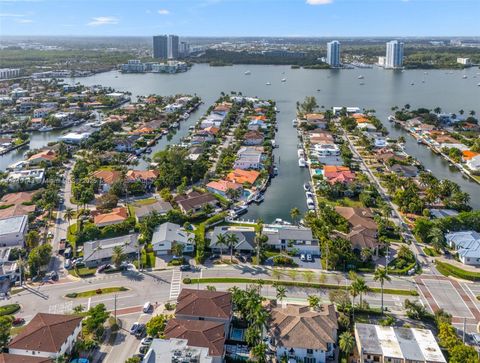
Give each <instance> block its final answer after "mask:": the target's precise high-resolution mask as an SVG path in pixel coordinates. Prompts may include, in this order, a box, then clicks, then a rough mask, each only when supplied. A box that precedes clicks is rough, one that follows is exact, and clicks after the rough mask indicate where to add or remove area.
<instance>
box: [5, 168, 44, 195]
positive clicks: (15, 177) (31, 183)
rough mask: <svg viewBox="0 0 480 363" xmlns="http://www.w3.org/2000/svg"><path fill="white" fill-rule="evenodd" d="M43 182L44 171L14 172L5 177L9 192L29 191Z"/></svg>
mask: <svg viewBox="0 0 480 363" xmlns="http://www.w3.org/2000/svg"><path fill="white" fill-rule="evenodd" d="M44 182H45V169H29V170H15V171H12V172H10V173H9V174H8V176H7V183H8V188H9V189H10V190H18V189H23V188H27V189H31V188H35V187H38V186H41V185H43V183H44Z"/></svg>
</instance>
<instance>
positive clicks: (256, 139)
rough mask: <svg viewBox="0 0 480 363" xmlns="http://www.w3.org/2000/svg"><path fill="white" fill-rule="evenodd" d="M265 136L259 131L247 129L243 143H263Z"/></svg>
mask: <svg viewBox="0 0 480 363" xmlns="http://www.w3.org/2000/svg"><path fill="white" fill-rule="evenodd" d="M264 139H265V137H264V136H263V134H262V133H261V132H259V131H247V132H246V133H245V135H244V136H243V144H244V145H247V146H255V145H261V144H263V140H264Z"/></svg>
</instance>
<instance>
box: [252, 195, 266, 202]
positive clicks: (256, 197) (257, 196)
mask: <svg viewBox="0 0 480 363" xmlns="http://www.w3.org/2000/svg"><path fill="white" fill-rule="evenodd" d="M264 200H265V196H264V195H263V194H262V193H258V194H257V195H256V196H255V198H253V201H254V202H255V203H257V204H260V203H262V202H263V201H264Z"/></svg>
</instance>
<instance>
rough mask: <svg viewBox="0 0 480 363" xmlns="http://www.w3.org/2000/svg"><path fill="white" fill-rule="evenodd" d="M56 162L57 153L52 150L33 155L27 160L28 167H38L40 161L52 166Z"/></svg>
mask: <svg viewBox="0 0 480 363" xmlns="http://www.w3.org/2000/svg"><path fill="white" fill-rule="evenodd" d="M55 160H57V153H56V152H55V151H53V150H44V151H41V152H39V153H37V154H35V155H32V156H30V157H29V158H28V164H29V165H38V164H40V163H41V162H42V161H44V162H46V163H47V164H48V165H50V164H52V162H54V161H55Z"/></svg>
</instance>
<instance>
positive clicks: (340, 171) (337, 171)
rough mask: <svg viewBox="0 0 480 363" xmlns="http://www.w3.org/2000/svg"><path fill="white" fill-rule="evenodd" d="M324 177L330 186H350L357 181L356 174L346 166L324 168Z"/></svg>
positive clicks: (327, 166)
mask: <svg viewBox="0 0 480 363" xmlns="http://www.w3.org/2000/svg"><path fill="white" fill-rule="evenodd" d="M323 176H324V177H325V179H327V181H328V182H329V183H330V184H332V185H333V184H335V183H342V184H349V183H351V182H352V181H354V180H355V173H353V172H352V171H351V170H350V168H347V167H345V166H335V165H326V166H324V168H323Z"/></svg>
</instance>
